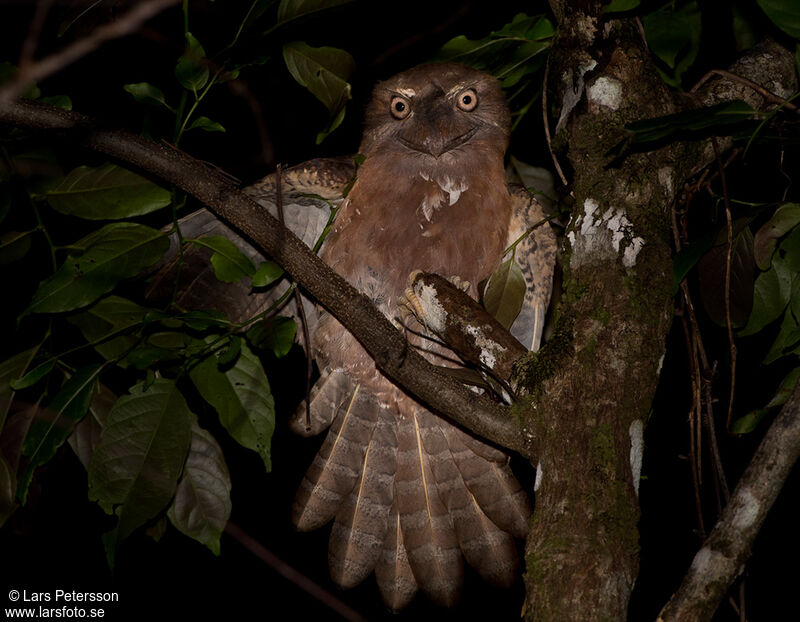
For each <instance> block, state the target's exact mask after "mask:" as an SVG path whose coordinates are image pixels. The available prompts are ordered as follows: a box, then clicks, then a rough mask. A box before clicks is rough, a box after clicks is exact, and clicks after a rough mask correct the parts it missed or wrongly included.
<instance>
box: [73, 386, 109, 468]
mask: <svg viewBox="0 0 800 622" xmlns="http://www.w3.org/2000/svg"><path fill="white" fill-rule="evenodd" d="M116 401H117V396H116V395H115V394H114V393H113V392H112V391H111V389H109V388H108V387H107V386H105V385H104V384H103V383H101V382H98V383H97V390H96V391H95V392H94V394H93V395H92V403H91V404H90V405H89V412H88V414H87V415H86V416H85V417H84V418H83V419H81V420H80V423H78V425H76V426H75V430H74V431H73V432H72V434H71V435H70V437H69V438H68V439H67V442H68V443H69V446H70V447H72V451H74V452H75V455H76V456H78V459H79V460H80V461H81V464H82V465H83V467H84V468H85V469H86V470H87V471H88V470H89V463H90V462H91V460H92V455H93V454H94V449H95V447H97V444H98V443H99V442H100V434H101V432H102V431H103V425H104V424H105V421H106V419H108V413H110V412H111V409H112V408H113V407H114V404H115V403H116Z"/></svg>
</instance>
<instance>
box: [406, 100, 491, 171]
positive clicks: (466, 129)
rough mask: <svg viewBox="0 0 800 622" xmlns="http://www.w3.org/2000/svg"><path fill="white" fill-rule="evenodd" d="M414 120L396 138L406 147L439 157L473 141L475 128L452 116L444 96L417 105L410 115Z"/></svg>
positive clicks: (451, 109)
mask: <svg viewBox="0 0 800 622" xmlns="http://www.w3.org/2000/svg"><path fill="white" fill-rule="evenodd" d="M412 115H413V117H414V118H413V119H407V120H408V121H412V123H410V124H408V127H406V128H405V129H404V130H403V131H401V132H400V133H399V134H398V136H397V138H398V140H399V141H400V143H402V144H403V145H405V146H406V147H408V148H409V149H413V150H414V151H419V152H420V153H424V154H426V155H430V156H433V157H434V158H439V157H441V156H442V155H443V154H445V153H447V152H448V151H452V150H453V149H455V148H456V147H459V146H461V145H463V144H464V143H466V142H467V141H468V140H469V139H470V138H472V137H473V136H474V134H475V132H477V131H478V126H477V125H473V123H469V122H465V121H464V120H462V119H459V118H458V117H457V116H454V115H453V108H452V103H451V102H450V101H449V100H448V99H447V98H446V97H445V96H444V92H442V94H441V96H439V97H436V98H435V103H434V102H431V104H429V105H426V106H424V107H423V106H420V107H418V108H417V110H415V111H414V112H412Z"/></svg>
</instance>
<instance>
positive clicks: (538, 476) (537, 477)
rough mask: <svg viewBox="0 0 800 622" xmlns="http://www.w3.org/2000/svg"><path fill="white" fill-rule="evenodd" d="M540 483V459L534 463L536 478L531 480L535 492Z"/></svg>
mask: <svg viewBox="0 0 800 622" xmlns="http://www.w3.org/2000/svg"><path fill="white" fill-rule="evenodd" d="M541 485H542V463H541V461H540V462H539V463H538V464H537V465H536V479H535V480H534V482H533V492H537V491H538V490H539V486H541Z"/></svg>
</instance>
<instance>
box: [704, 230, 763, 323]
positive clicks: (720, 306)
mask: <svg viewBox="0 0 800 622" xmlns="http://www.w3.org/2000/svg"><path fill="white" fill-rule="evenodd" d="M737 229H739V233H738V234H734V238H733V252H732V253H731V280H730V311H731V318H730V319H731V325H732V326H733V327H738V326H742V325H744V324H745V323H746V322H747V318H748V317H749V316H750V311H751V309H752V305H753V288H754V285H753V272H754V267H753V234H752V233H750V229H749V228H748V227H747V224H746V222H743V221H737V222H736V223H734V231H736V230H737ZM722 233H723V234H724V233H725V232H724V231H723V232H722ZM727 255H728V244H727V242H726V243H725V244H721V245H718V246H714V247H713V248H711V249H710V250H709V251H708V252H707V253H706V254H705V255H704V256H703V257H702V259H700V262H699V263H698V265H697V271H698V276H699V279H700V295H701V297H702V300H703V306H704V307H705V309H706V312H707V313H708V316H709V317H710V318H711V319H712V320H713V321H714V322H715V323H716V324H719V325H720V326H726V325H727V319H726V309H725V276H726V272H727Z"/></svg>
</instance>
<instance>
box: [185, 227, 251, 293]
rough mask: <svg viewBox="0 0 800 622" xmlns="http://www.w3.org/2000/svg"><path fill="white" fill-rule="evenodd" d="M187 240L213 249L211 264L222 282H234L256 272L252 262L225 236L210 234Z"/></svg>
mask: <svg viewBox="0 0 800 622" xmlns="http://www.w3.org/2000/svg"><path fill="white" fill-rule="evenodd" d="M189 241H190V242H191V243H192V244H194V245H195V246H198V247H203V246H204V247H206V248H209V249H211V250H212V251H214V254H213V255H211V265H212V266H213V267H214V274H215V275H216V276H217V278H218V279H219V280H220V281H222V282H223V283H234V282H236V281H238V280H239V279H242V278H244V277H246V276H253V275H254V274H255V272H256V269H255V266H254V265H253V262H252V261H250V260H249V259H248V258H247V256H246V255H245V254H244V253H242V251H240V250H239V248H238V247H237V246H236V245H235V244H234V243H233V242H231V241H230V240H229V239H228V238H226V237H223V236H221V235H212V236H209V237H206V238H197V239H193V240H189Z"/></svg>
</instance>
